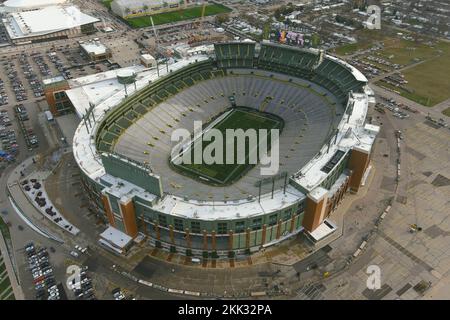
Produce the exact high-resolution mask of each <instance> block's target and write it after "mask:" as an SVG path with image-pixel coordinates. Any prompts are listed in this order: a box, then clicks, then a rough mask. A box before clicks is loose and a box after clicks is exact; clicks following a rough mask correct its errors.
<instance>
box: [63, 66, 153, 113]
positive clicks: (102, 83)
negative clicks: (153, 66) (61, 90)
mask: <svg viewBox="0 0 450 320" xmlns="http://www.w3.org/2000/svg"><path fill="white" fill-rule="evenodd" d="M144 69H145V68H144V67H143V66H140V65H139V66H132V67H127V68H122V69H116V70H110V71H106V72H102V73H96V74H92V75H89V76H85V77H81V78H77V79H73V80H70V81H69V85H70V87H71V89H70V90H67V91H66V94H67V96H68V97H69V99H70V101H71V102H72V104H73V105H74V107H75V111H76V112H77V114H78V116H79V117H80V118H81V117H83V115H84V113H85V112H86V110H87V109H89V107H90V105H89V103H93V104H95V105H98V104H99V103H101V102H103V101H105V100H107V99H108V98H109V97H111V96H113V95H114V94H115V93H118V92H120V91H122V90H124V86H123V84H120V83H119V81H118V80H117V75H118V74H119V73H120V72H121V71H122V70H129V71H131V72H133V73H138V74H140V73H141V72H143V71H144ZM130 89H131V86H130Z"/></svg>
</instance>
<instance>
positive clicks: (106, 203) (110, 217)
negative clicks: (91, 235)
mask: <svg viewBox="0 0 450 320" xmlns="http://www.w3.org/2000/svg"><path fill="white" fill-rule="evenodd" d="M102 202H103V207H104V208H105V212H106V217H107V218H108V222H109V224H110V225H111V226H113V227H115V226H116V221H115V219H114V214H113V213H112V210H111V206H110V205H109V200H108V197H107V196H106V195H104V194H102Z"/></svg>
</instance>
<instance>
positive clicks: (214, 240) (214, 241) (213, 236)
mask: <svg viewBox="0 0 450 320" xmlns="http://www.w3.org/2000/svg"><path fill="white" fill-rule="evenodd" d="M211 243H212V244H211V246H212V250H213V251H215V250H216V231H214V230H213V232H211Z"/></svg>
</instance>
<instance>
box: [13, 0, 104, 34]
mask: <svg viewBox="0 0 450 320" xmlns="http://www.w3.org/2000/svg"><path fill="white" fill-rule="evenodd" d="M43 17H45V18H43ZM98 21H100V20H99V19H97V18H94V17H91V16H89V15H87V14H84V13H82V12H81V11H80V9H78V8H77V7H75V6H69V7H60V6H50V7H46V8H43V9H39V10H33V11H25V12H14V13H10V14H9V15H8V16H7V17H6V22H5V27H6V30H7V31H8V34H9V36H10V38H11V39H20V38H27V37H33V36H40V35H46V34H51V33H55V32H59V31H63V30H68V29H73V28H76V27H80V26H82V25H86V24H90V23H95V22H98Z"/></svg>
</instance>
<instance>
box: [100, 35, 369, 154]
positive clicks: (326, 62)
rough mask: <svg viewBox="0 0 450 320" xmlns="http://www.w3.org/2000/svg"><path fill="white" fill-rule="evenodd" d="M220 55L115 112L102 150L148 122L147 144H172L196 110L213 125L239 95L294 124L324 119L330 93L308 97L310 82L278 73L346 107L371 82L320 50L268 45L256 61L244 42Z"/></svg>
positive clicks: (222, 47)
mask: <svg viewBox="0 0 450 320" xmlns="http://www.w3.org/2000/svg"><path fill="white" fill-rule="evenodd" d="M215 53H216V61H214V60H212V59H209V60H205V61H200V62H196V63H193V64H190V65H188V66H186V67H184V68H182V69H180V70H177V71H175V72H172V73H171V74H170V75H168V76H166V77H162V78H160V79H158V80H156V81H154V82H153V83H151V84H150V85H148V86H147V87H146V88H144V89H142V90H140V91H139V92H137V93H135V94H133V95H131V96H130V97H128V98H127V99H126V100H125V101H124V102H122V103H121V104H120V105H119V106H118V107H116V108H115V109H114V110H112V111H110V112H109V114H108V116H107V117H106V119H105V120H104V121H103V122H102V123H101V124H100V127H99V131H98V132H99V134H97V136H96V144H97V148H98V150H99V151H100V152H104V151H106V152H108V151H111V149H112V148H113V147H114V145H115V143H117V141H118V139H119V137H120V136H121V135H122V134H123V133H124V132H125V131H127V129H128V128H130V127H133V124H134V123H136V122H138V121H139V120H140V119H142V118H145V120H143V121H145V122H146V123H147V126H145V128H146V131H145V132H147V133H148V134H147V135H148V137H146V140H153V142H152V143H150V142H149V143H150V144H152V145H153V144H154V143H155V144H160V143H161V142H164V143H166V142H168V140H167V134H166V132H168V131H170V130H168V128H173V127H178V126H181V125H182V124H183V125H186V126H192V124H191V123H189V121H187V120H186V119H189V114H191V113H193V112H195V113H196V114H197V115H200V119H199V120H202V121H204V122H208V121H209V120H210V119H211V117H213V116H215V115H217V114H218V113H220V112H222V111H224V110H225V109H226V108H228V107H229V100H228V98H229V96H235V99H236V102H237V104H238V105H243V106H250V107H253V108H257V109H259V110H260V111H265V112H271V113H274V114H280V116H281V115H282V116H283V117H286V119H289V121H291V120H292V121H296V120H298V119H306V118H307V119H309V120H311V121H312V120H317V121H321V119H322V118H320V117H321V116H323V115H322V114H321V112H326V111H324V110H325V109H323V108H320V106H318V105H317V101H320V99H318V98H317V96H318V95H320V96H325V95H327V93H326V91H325V90H316V91H317V92H316V93H315V96H314V94H312V93H308V92H309V90H312V88H311V84H310V83H309V84H305V85H303V86H302V89H301V90H300V88H299V87H298V86H299V85H298V84H297V85H294V84H291V85H286V84H285V83H281V82H277V81H270V78H271V77H273V75H272V72H273V73H276V74H278V75H285V77H286V81H287V79H289V77H295V78H296V79H297V78H300V79H305V80H308V81H311V82H312V83H315V84H317V85H318V86H320V87H322V88H325V89H326V90H328V92H331V94H332V95H328V97H324V98H325V100H327V101H330V102H331V101H333V99H332V97H333V96H334V97H335V98H336V99H337V100H336V101H337V102H339V104H340V105H341V106H343V105H346V101H347V99H348V93H349V91H360V90H361V89H362V87H363V85H364V84H365V83H363V82H360V81H357V80H356V79H355V77H354V76H353V74H352V71H351V70H350V69H348V68H347V67H346V66H345V65H343V64H341V63H339V62H338V61H335V60H333V59H331V58H327V57H325V58H324V57H323V56H322V58H321V55H320V53H319V52H318V51H317V52H316V51H313V50H306V49H299V48H294V47H288V46H281V45H277V44H271V43H263V44H261V49H260V51H259V53H258V56H257V58H255V43H253V42H240V43H221V44H215ZM255 68H256V69H257V71H258V73H259V74H260V75H259V76H253V75H250V74H247V75H246V76H242V75H239V76H233V72H238V70H248V69H251V70H252V71H251V72H252V73H253V72H254V70H256V69H255ZM277 77H278V76H277ZM289 81H292V79H289ZM186 88H190V90H184V89H186ZM305 88H310V89H309V90H306V89H305ZM333 103H334V102H333ZM333 103H332V104H333ZM156 107H157V108H158V110H159V112H157V113H152V114H153V115H154V114H157V115H156V116H154V117H156V118H157V119H147V114H148V113H149V111H150V110H152V109H153V108H156ZM315 107H317V110H314V108H315ZM311 108H312V109H311ZM324 117H326V116H324ZM323 119H324V118H323ZM323 119H322V120H323ZM305 121H306V120H305ZM141 127H142V125H141ZM127 134H128V131H127ZM134 134H137V133H134Z"/></svg>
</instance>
